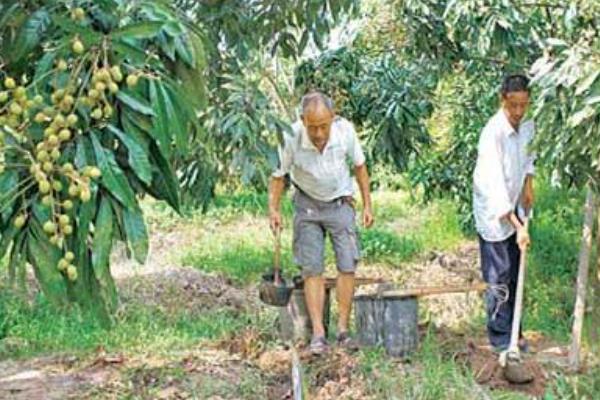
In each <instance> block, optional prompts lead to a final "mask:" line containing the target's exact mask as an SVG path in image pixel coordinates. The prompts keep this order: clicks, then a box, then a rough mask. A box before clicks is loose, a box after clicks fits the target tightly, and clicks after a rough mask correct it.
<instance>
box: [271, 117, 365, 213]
mask: <svg viewBox="0 0 600 400" xmlns="http://www.w3.org/2000/svg"><path fill="white" fill-rule="evenodd" d="M364 162H365V155H364V153H363V150H362V148H361V146H360V143H359V141H358V138H357V136H356V131H355V130H354V126H353V125H352V123H351V122H349V121H348V120H346V119H344V118H341V117H336V118H335V120H334V121H333V123H332V125H331V133H330V136H329V140H328V142H327V144H326V145H325V148H324V149H323V153H320V152H319V150H318V149H317V148H316V147H315V145H314V144H313V143H312V142H311V140H310V138H309V137H308V133H307V132H306V128H305V127H304V124H303V123H302V121H297V122H295V123H294V124H293V125H292V134H291V135H285V137H284V144H283V146H281V147H280V149H279V168H277V169H276V170H275V172H273V176H274V177H282V176H284V175H286V174H288V173H289V174H290V176H291V179H292V181H293V182H294V184H295V185H297V186H298V187H299V188H300V189H301V190H302V191H304V192H305V193H306V194H308V195H309V196H310V197H312V198H314V199H316V200H321V201H332V200H334V199H336V198H338V197H341V196H350V195H352V194H353V193H354V186H353V184H352V177H351V175H350V166H349V163H351V164H352V165H354V166H355V167H356V166H360V165H362V164H364Z"/></svg>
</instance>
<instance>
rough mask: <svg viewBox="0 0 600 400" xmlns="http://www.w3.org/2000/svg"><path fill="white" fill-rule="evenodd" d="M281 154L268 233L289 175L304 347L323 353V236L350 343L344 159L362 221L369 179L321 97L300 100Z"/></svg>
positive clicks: (348, 198)
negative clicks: (306, 322) (306, 318)
mask: <svg viewBox="0 0 600 400" xmlns="http://www.w3.org/2000/svg"><path fill="white" fill-rule="evenodd" d="M292 128H293V129H292V130H293V134H292V135H290V136H286V137H285V143H284V146H283V148H282V149H280V165H279V168H278V169H277V170H276V171H275V172H274V173H273V176H272V179H271V184H270V190H269V215H270V225H271V229H272V230H273V231H277V230H279V229H281V227H282V220H281V214H280V212H279V208H280V207H279V205H280V200H281V195H282V193H283V191H284V187H285V183H284V177H285V175H287V174H290V178H291V181H292V183H293V185H294V187H295V188H296V190H295V193H294V207H295V214H294V246H293V247H294V259H295V262H296V263H297V264H298V265H300V266H301V267H302V275H303V277H304V292H305V298H306V305H307V308H308V312H309V315H310V319H311V322H312V327H313V337H312V340H311V344H310V350H311V351H312V352H313V353H315V354H318V353H322V352H325V351H327V350H328V345H327V341H326V339H325V329H324V327H323V306H324V301H325V282H324V279H323V276H322V274H323V270H324V249H325V237H326V235H329V236H330V238H331V242H332V244H333V250H334V252H335V256H336V264H337V269H338V272H339V274H338V277H337V282H336V294H337V300H338V308H339V319H338V336H337V342H338V344H339V345H342V346H351V345H352V341H351V340H350V337H349V336H348V321H349V319H350V311H351V308H352V297H353V295H354V272H355V270H356V264H357V262H358V259H359V246H358V238H357V235H356V225H355V221H354V218H355V212H354V207H353V199H352V195H353V192H354V189H353V186H352V179H351V177H350V168H349V166H348V162H349V161H350V162H351V163H352V165H353V167H354V172H355V176H356V180H357V182H358V186H359V188H360V193H361V195H362V200H363V205H364V207H363V215H362V221H363V224H364V226H365V227H369V226H371V225H372V224H373V213H372V211H371V196H370V191H369V175H368V173H367V167H366V164H365V156H364V154H363V152H362V149H361V146H360V143H359V142H358V138H357V137H356V132H355V131H354V128H353V126H352V124H351V123H350V122H348V121H347V120H345V119H343V118H341V117H338V116H336V115H335V113H334V111H333V106H332V103H331V100H330V99H329V98H327V97H326V96H324V95H323V94H321V93H318V92H314V93H310V94H307V95H306V96H304V98H303V99H302V116H301V120H300V121H298V122H296V123H295V124H294V125H293V126H292Z"/></svg>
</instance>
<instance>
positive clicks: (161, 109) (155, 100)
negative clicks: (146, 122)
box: [149, 81, 171, 158]
mask: <svg viewBox="0 0 600 400" xmlns="http://www.w3.org/2000/svg"><path fill="white" fill-rule="evenodd" d="M149 86H150V102H151V103H152V104H153V106H154V109H155V110H156V118H154V119H153V121H152V122H153V127H152V131H151V133H152V136H154V139H156V141H157V142H158V147H159V149H160V151H161V152H162V153H163V155H164V156H165V157H166V158H171V135H170V132H171V130H170V121H169V119H168V116H167V111H166V109H165V108H166V107H165V104H164V100H163V96H162V93H161V92H162V90H161V88H160V87H157V86H158V84H157V83H155V82H154V81H150V83H149Z"/></svg>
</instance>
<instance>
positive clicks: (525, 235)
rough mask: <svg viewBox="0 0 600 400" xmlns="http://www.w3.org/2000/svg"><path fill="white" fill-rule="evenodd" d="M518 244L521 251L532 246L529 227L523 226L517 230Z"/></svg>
mask: <svg viewBox="0 0 600 400" xmlns="http://www.w3.org/2000/svg"><path fill="white" fill-rule="evenodd" d="M517 244H518V245H519V248H520V249H521V251H523V250H525V249H527V247H529V245H530V244H531V239H530V238H529V232H528V230H527V225H522V226H520V227H519V228H517Z"/></svg>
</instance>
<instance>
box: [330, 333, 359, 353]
mask: <svg viewBox="0 0 600 400" xmlns="http://www.w3.org/2000/svg"><path fill="white" fill-rule="evenodd" d="M336 342H337V345H338V346H339V347H342V348H344V349H346V350H351V351H356V350H358V349H359V348H360V345H359V344H358V342H357V341H356V340H354V339H352V338H351V337H350V335H349V334H348V332H340V333H338V335H337V338H336Z"/></svg>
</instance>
